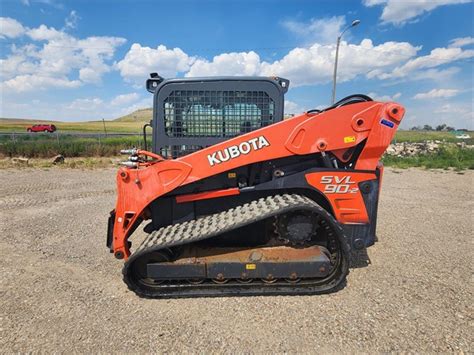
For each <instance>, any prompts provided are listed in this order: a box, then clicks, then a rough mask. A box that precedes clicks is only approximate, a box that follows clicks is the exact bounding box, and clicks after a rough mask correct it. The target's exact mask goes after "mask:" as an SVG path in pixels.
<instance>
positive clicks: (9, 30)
mask: <svg viewBox="0 0 474 355" xmlns="http://www.w3.org/2000/svg"><path fill="white" fill-rule="evenodd" d="M24 33H25V28H24V27H23V25H22V24H21V23H19V22H18V21H17V20H15V19H12V18H10V17H0V38H6V37H7V38H16V37H19V36H21V35H23V34H24Z"/></svg>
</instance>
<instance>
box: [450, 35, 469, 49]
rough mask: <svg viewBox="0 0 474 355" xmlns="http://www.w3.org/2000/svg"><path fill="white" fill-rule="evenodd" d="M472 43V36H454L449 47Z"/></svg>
mask: <svg viewBox="0 0 474 355" xmlns="http://www.w3.org/2000/svg"><path fill="white" fill-rule="evenodd" d="M471 44H474V37H462V38H455V39H452V40H451V41H450V44H449V47H465V46H469V45H471Z"/></svg>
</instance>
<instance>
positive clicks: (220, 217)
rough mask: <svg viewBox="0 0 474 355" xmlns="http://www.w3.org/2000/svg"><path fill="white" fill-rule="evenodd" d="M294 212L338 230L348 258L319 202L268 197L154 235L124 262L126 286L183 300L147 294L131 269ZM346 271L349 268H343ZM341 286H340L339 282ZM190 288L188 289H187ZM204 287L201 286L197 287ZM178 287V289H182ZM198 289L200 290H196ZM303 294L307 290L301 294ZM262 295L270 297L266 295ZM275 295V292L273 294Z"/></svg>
mask: <svg viewBox="0 0 474 355" xmlns="http://www.w3.org/2000/svg"><path fill="white" fill-rule="evenodd" d="M295 210H312V211H314V212H316V213H318V214H320V215H323V217H325V218H326V220H327V221H329V223H330V224H331V226H332V227H335V228H336V229H337V232H338V233H337V234H338V237H339V242H340V244H341V247H342V253H343V254H344V255H345V256H346V257H345V259H347V256H348V253H349V244H348V243H347V241H346V239H345V236H344V233H343V230H342V228H341V226H340V225H339V223H338V222H337V221H336V220H335V219H334V218H333V217H332V216H331V215H330V214H329V213H328V212H327V211H326V210H325V209H323V208H322V207H321V206H319V205H318V204H317V203H316V202H314V201H313V200H311V199H310V198H308V197H305V196H301V195H296V194H291V195H290V194H283V195H276V196H269V197H265V198H260V199H258V200H254V201H251V202H249V203H246V204H243V205H241V206H237V207H235V208H231V209H229V210H226V211H223V212H220V213H216V214H212V215H209V216H205V217H201V218H199V219H196V220H191V221H187V222H184V223H177V224H173V225H169V226H167V227H164V228H161V229H159V230H157V231H154V232H152V233H151V234H150V235H149V236H148V237H147V238H146V239H145V240H144V241H143V242H142V243H141V245H140V246H139V247H138V248H137V250H136V251H135V252H134V253H133V254H132V255H131V256H130V258H129V259H128V260H127V261H126V262H125V265H124V268H123V277H124V281H125V283H126V284H127V285H128V287H129V289H130V290H132V291H134V292H135V293H137V294H138V295H139V296H142V297H147V298H156V297H180V296H183V295H182V294H180V293H179V292H176V294H174V293H173V294H168V293H167V292H166V291H165V290H163V292H164V293H163V294H162V292H161V291H158V290H153V292H151V291H149V290H145V289H143V288H141V287H140V285H137V284H136V283H135V282H134V280H133V276H132V275H133V273H132V272H131V268H132V265H133V263H134V261H136V260H137V259H138V258H140V257H141V256H144V255H146V254H148V253H152V252H155V251H158V250H161V249H164V248H170V247H175V246H179V245H184V244H189V243H194V242H198V241H201V240H204V239H209V238H212V237H216V236H218V235H220V234H223V233H226V232H229V231H232V230H234V229H237V228H240V227H243V226H245V225H249V224H252V223H255V222H258V221H261V220H264V219H266V218H269V217H272V216H276V215H279V214H284V213H288V212H291V211H295ZM345 263H347V260H345ZM344 267H346V266H344ZM343 273H344V275H343V276H344V277H343V278H345V274H347V270H344V271H343ZM339 283H340V282H339ZM186 286H187V285H186ZM198 286H201V285H198ZM213 286H218V287H220V288H221V289H224V288H225V287H222V286H225V285H213ZM239 286H240V288H242V287H243V288H245V286H247V285H242V284H241V285H239ZM335 286H337V285H332V286H331V288H334V287H335ZM179 287H180V286H177V287H175V288H179ZM196 288H198V287H196ZM264 288H265V289H270V288H271V287H269V285H266V286H265V287H264ZM293 288H298V286H295V285H293ZM275 289H277V287H275ZM302 291H304V290H302ZM323 292H330V290H329V289H325V290H323ZM232 293H235V292H232V291H231V292H218V293H216V294H214V293H212V292H210V293H206V292H204V293H203V292H199V291H198V292H196V293H195V295H197V296H214V295H227V294H232ZM238 293H239V294H262V292H256V293H254V292H247V293H246V292H242V290H240V291H239V292H238ZM263 293H268V292H267V291H265V292H263ZM270 293H273V292H270ZM276 293H278V294H285V293H322V292H276ZM190 295H191V296H192V295H193V294H192V293H191V294H187V295H184V296H190Z"/></svg>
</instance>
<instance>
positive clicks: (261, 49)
mask: <svg viewBox="0 0 474 355" xmlns="http://www.w3.org/2000/svg"><path fill="white" fill-rule="evenodd" d="M0 44H1V45H7V44H8V45H16V44H17V43H15V42H8V41H1V42H0ZM47 46H48V47H53V48H71V49H110V47H89V46H63V45H55V44H47ZM312 46H313V45H306V46H303V45H298V44H294V45H291V46H278V47H253V48H244V47H241V48H236V47H235V48H228V47H227V48H225V47H215V48H186V51H188V52H190V51H195V52H197V51H200V52H218V51H225V52H238V51H244V52H249V51H274V50H288V49H294V48H306V49H308V48H311V47H312ZM111 47H113V46H111ZM150 48H153V47H150ZM166 48H167V49H174V48H180V49H181V50H183V48H181V47H172V46H170V47H168V46H166Z"/></svg>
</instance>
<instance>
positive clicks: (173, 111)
mask: <svg viewBox="0 0 474 355" xmlns="http://www.w3.org/2000/svg"><path fill="white" fill-rule="evenodd" d="M288 86H289V81H288V80H286V79H282V78H276V77H274V78H263V77H216V78H197V79H195V78H192V79H191V78H184V79H171V80H164V79H163V78H161V77H159V76H158V75H156V74H152V76H151V78H150V79H149V80H148V81H147V89H148V91H150V92H151V93H153V96H154V103H153V120H152V121H151V126H152V128H153V143H152V148H151V151H148V150H147V149H146V135H145V149H144V150H140V149H130V150H124V151H123V153H124V154H128V155H129V159H128V161H126V162H124V163H123V165H124V166H123V167H121V168H120V169H119V171H118V174H117V193H118V197H117V203H116V207H115V209H114V210H113V211H112V212H111V216H110V218H109V228H108V233H107V246H108V247H109V249H110V251H111V252H112V253H114V255H115V257H116V258H118V259H125V264H124V268H123V277H124V281H125V283H126V284H127V285H128V287H129V288H130V289H131V290H133V291H134V292H136V293H137V294H138V295H140V296H143V297H150V298H157V297H189V296H216V295H259V294H318V293H326V292H331V291H334V290H337V289H339V288H340V287H341V286H342V285H343V282H344V281H345V278H346V275H347V273H348V270H349V265H350V255H351V250H358V249H363V248H366V247H369V246H371V245H372V244H373V243H374V242H375V240H376V235H375V227H376V218H377V205H378V198H379V192H380V186H381V180H382V173H383V167H382V164H381V163H380V158H381V156H382V155H383V153H384V151H385V149H386V148H387V146H388V145H389V144H390V141H391V140H392V139H393V136H394V134H395V131H396V129H397V127H398V125H399V124H400V121H401V120H402V118H403V115H404V113H405V109H404V108H403V107H402V106H401V105H399V104H397V103H393V102H388V103H382V102H374V101H372V99H370V98H369V97H367V96H365V95H352V96H349V97H347V98H345V99H343V100H341V101H339V102H337V103H336V104H334V105H333V106H331V107H328V108H327V109H324V110H311V111H308V112H305V113H303V114H301V115H298V116H295V117H291V118H287V119H285V120H284V119H283V118H284V112H283V103H284V99H283V97H284V93H285V92H286V91H287V89H288ZM144 134H145V127H144ZM142 223H143V224H144V231H145V232H146V233H148V236H147V237H146V238H145V240H144V241H143V242H142V243H141V244H140V245H139V246H138V247H137V248H134V251H133V253H131V241H130V240H129V239H130V236H131V235H132V233H133V232H134V231H135V230H136V229H137V228H138V226H139V225H141V224H142Z"/></svg>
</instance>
